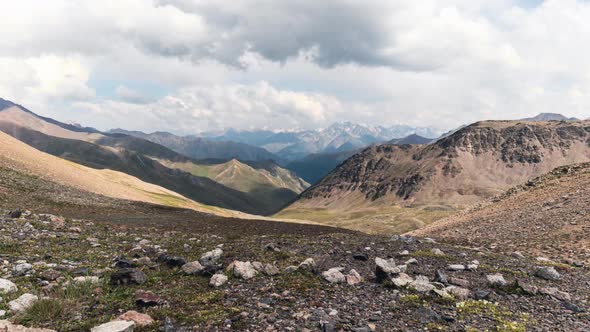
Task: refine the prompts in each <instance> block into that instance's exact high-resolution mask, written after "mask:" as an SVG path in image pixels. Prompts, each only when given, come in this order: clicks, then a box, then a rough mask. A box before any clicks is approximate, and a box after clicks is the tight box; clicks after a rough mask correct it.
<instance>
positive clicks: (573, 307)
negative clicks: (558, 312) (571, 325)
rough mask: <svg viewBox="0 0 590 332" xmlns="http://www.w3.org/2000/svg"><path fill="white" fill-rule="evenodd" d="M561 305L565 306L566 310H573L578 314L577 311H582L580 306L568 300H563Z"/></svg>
mask: <svg viewBox="0 0 590 332" xmlns="http://www.w3.org/2000/svg"><path fill="white" fill-rule="evenodd" d="M563 306H564V307H565V308H566V309H567V310H569V311H572V312H574V313H577V314H578V313H582V312H584V309H582V308H580V307H579V306H578V305H576V304H574V303H571V302H569V301H565V302H563Z"/></svg>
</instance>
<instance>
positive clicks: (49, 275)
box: [40, 269, 61, 281]
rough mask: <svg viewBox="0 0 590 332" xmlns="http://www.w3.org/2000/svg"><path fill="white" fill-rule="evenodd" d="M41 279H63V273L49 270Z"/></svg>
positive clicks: (44, 272)
mask: <svg viewBox="0 0 590 332" xmlns="http://www.w3.org/2000/svg"><path fill="white" fill-rule="evenodd" d="M40 277H41V279H43V280H47V281H55V280H56V279H57V278H59V277H61V273H59V272H58V271H56V270H53V269H49V270H45V271H43V272H41V274H40Z"/></svg>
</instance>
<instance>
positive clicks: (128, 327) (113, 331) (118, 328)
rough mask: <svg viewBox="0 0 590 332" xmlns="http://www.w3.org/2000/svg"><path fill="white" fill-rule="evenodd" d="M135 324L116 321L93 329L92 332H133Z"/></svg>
mask: <svg viewBox="0 0 590 332" xmlns="http://www.w3.org/2000/svg"><path fill="white" fill-rule="evenodd" d="M134 328H135V322H132V321H125V320H115V321H112V322H109V323H105V324H102V325H99V326H96V327H93V328H92V329H91V330H90V332H133V329H134Z"/></svg>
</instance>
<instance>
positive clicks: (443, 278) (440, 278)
mask: <svg viewBox="0 0 590 332" xmlns="http://www.w3.org/2000/svg"><path fill="white" fill-rule="evenodd" d="M434 281H435V282H440V283H442V284H445V285H446V284H448V283H449V279H448V278H447V275H446V274H445V273H444V272H443V271H441V270H436V274H435V276H434Z"/></svg>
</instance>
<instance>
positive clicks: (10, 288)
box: [0, 278, 18, 294]
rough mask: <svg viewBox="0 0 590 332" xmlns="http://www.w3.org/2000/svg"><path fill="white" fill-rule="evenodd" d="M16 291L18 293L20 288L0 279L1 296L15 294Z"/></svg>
mask: <svg viewBox="0 0 590 332" xmlns="http://www.w3.org/2000/svg"><path fill="white" fill-rule="evenodd" d="M16 291H18V287H17V286H16V284H15V283H14V282H12V281H10V280H8V279H2V278H0V294H8V293H14V292H16Z"/></svg>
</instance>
